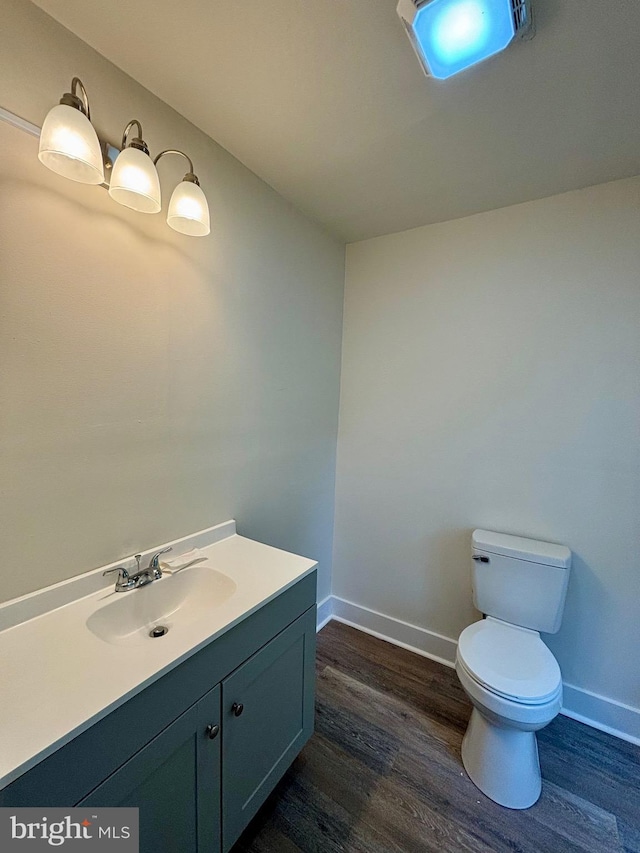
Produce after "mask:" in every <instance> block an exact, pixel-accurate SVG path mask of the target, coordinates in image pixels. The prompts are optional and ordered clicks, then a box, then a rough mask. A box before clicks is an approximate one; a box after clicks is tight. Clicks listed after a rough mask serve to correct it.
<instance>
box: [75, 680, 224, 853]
mask: <svg viewBox="0 0 640 853" xmlns="http://www.w3.org/2000/svg"><path fill="white" fill-rule="evenodd" d="M219 732H220V688H219V687H215V688H214V689H213V690H211V691H209V693H207V694H206V696H203V698H202V699H200V701H199V702H196V704H195V705H193V706H192V707H191V708H189V710H188V711H185V712H184V714H181V715H180V716H179V717H178V719H177V720H175V721H174V722H173V723H171V724H170V725H169V726H167V728H166V729H165V730H164V731H162V732H161V733H160V734H159V735H157V736H156V737H155V738H154V739H153V740H152V741H151V742H150V743H148V744H147V745H146V746H145V747H143V748H142V749H141V750H140V751H139V752H137V753H136V754H135V755H134V756H132V758H130V759H129V761H127V762H126V763H125V764H124V765H123V766H122V767H121V768H120V769H119V770H116V771H115V773H112V774H111V776H109V778H108V779H106V780H105V781H104V782H103V783H102V784H101V785H98V787H97V788H96V789H95V790H94V791H92V792H91V793H90V794H89V795H88V796H87V797H84V799H82V800H81V801H80V802H79V803H78V805H79V806H138V807H139V808H140V853H157V851H161V850H166V851H170V850H175V851H185V853H189V851H194V853H195V851H198V850H218V849H219V843H220V842H219V839H220V809H219V807H218V804H219V802H220V737H219ZM210 733H215V736H214V737H213V738H211V737H210Z"/></svg>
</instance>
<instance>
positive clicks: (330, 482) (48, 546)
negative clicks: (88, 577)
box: [0, 0, 344, 600]
mask: <svg viewBox="0 0 640 853" xmlns="http://www.w3.org/2000/svg"><path fill="white" fill-rule="evenodd" d="M73 75H78V76H80V77H81V78H82V80H83V81H84V83H85V85H86V86H87V88H88V91H89V96H90V99H91V106H92V112H93V117H94V120H95V123H96V125H97V127H98V128H99V130H100V131H101V132H102V133H103V134H104V135H105V136H106V137H107V138H109V139H110V140H112V141H118V140H119V139H120V136H121V134H122V129H123V127H124V125H125V124H126V122H127V121H129V119H132V118H138V119H140V120H141V122H142V126H143V129H144V135H145V137H146V139H147V141H148V143H149V145H150V147H151V149H152V152H156V153H157V152H158V151H160V150H161V149H163V148H167V147H177V148H181V149H183V150H185V151H186V152H187V153H188V154H190V156H191V157H192V158H193V160H194V162H195V165H196V172H197V173H198V175H199V177H200V180H201V182H202V186H203V188H204V190H205V192H206V194H207V196H208V199H209V203H210V208H211V219H212V233H211V235H210V236H209V237H208V238H204V239H193V238H188V237H184V236H182V235H179V234H176V233H175V232H173V231H172V230H171V229H170V228H169V227H168V226H167V225H166V222H165V221H164V216H165V215H166V203H167V201H168V197H169V194H170V192H171V190H172V188H173V186H175V183H177V181H178V180H179V179H180V178H181V176H182V174H183V173H184V167H183V165H182V163H181V162H180V161H177V160H176V162H175V163H171V161H170V160H167V161H163V162H162V164H161V165H160V172H161V183H162V185H163V193H164V204H165V213H163V214H160V215H158V216H145V215H142V214H136V213H134V212H133V211H129V210H127V209H126V208H123V207H121V206H119V205H117V204H115V203H114V202H113V201H111V199H110V198H109V197H108V195H107V193H106V192H105V191H104V190H102V189H100V188H96V187H88V186H81V185H77V184H73V183H72V182H70V181H66V180H64V179H62V178H60V177H58V176H57V175H54V174H53V173H51V172H49V171H47V170H46V169H45V168H44V167H43V166H41V165H40V163H39V162H38V160H37V156H36V155H37V140H36V139H34V138H32V137H29V136H27V135H26V134H24V133H22V132H20V131H18V130H16V129H14V128H11V127H9V126H7V125H4V124H0V151H1V152H2V156H1V157H0V365H1V369H0V530H2V545H1V548H2V554H3V559H2V567H1V568H0V600H5V599H8V598H11V597H13V596H16V595H19V594H22V593H25V592H28V591H30V590H33V589H35V588H38V587H40V586H43V585H46V584H49V583H52V582H54V581H57V580H61V579H63V578H66V577H69V576H72V575H74V574H77V573H79V572H83V571H86V570H88V569H91V568H92V567H95V566H99V565H103V564H105V563H107V562H111V561H113V560H117V559H119V558H120V557H125V556H127V555H129V554H131V553H134V552H136V551H138V550H141V549H143V548H149V547H151V546H153V545H154V544H157V543H159V542H163V541H166V540H167V539H172V538H175V537H179V536H181V535H184V534H187V533H190V532H193V531H196V530H198V529H200V528H203V527H208V526H209V525H212V524H215V523H217V522H221V521H224V520H226V519H228V518H231V517H234V518H236V519H237V521H238V529H239V532H240V533H242V534H244V535H247V536H250V537H254V538H256V539H259V540H262V541H265V542H268V543H270V544H273V545H276V546H279V547H283V548H286V549H290V550H293V551H297V552H299V553H302V554H305V555H307V556H309V557H313V558H315V559H318V560H319V562H320V575H321V577H320V584H319V594H320V596H321V597H323V596H324V595H326V594H328V592H329V585H330V564H331V542H332V527H333V495H334V474H335V441H336V431H337V408H338V392H339V370H340V346H341V324H342V296H343V285H344V247H343V246H342V245H340V244H339V243H338V242H336V241H335V240H334V239H332V238H330V237H328V236H327V235H326V234H324V233H323V232H322V231H320V230H319V228H318V227H316V226H315V225H314V224H312V223H311V222H309V221H308V220H307V219H305V218H304V217H303V216H302V215H301V214H299V213H298V212H297V211H296V210H295V209H294V208H293V207H292V206H291V205H290V204H288V203H287V202H285V201H284V200H283V199H282V198H281V197H280V196H278V195H277V194H276V193H275V192H274V191H273V190H272V189H270V188H269V187H268V186H267V185H266V184H265V183H263V182H262V181H261V180H259V179H258V178H257V177H256V176H255V175H254V174H252V173H251V172H249V171H248V170H247V169H246V168H244V167H243V166H242V165H240V164H239V163H238V162H237V161H236V160H235V159H234V158H233V157H231V156H230V155H229V154H228V153H227V152H225V151H224V150H223V149H221V148H220V147H219V146H217V145H216V144H215V143H214V142H212V141H211V140H210V139H209V138H208V137H206V136H205V135H204V134H202V133H201V132H199V131H198V130H196V129H195V128H194V127H193V126H192V125H190V124H189V123H188V122H187V121H185V120H184V119H183V118H182V117H181V116H179V115H178V114H177V113H175V112H174V111H173V110H171V109H170V108H169V107H167V106H166V105H165V104H163V103H162V102H161V101H159V100H157V99H156V98H155V97H153V96H152V95H151V94H150V93H149V92H148V91H147V90H145V89H143V88H142V87H141V86H140V85H138V84H137V83H136V82H135V81H133V80H131V79H130V78H129V77H127V76H126V75H124V74H123V73H122V72H120V71H119V70H118V69H117V68H115V66H113V65H111V64H110V63H109V62H107V61H106V60H105V59H104V58H102V57H101V56H99V55H98V54H97V53H95V52H94V51H93V50H91V49H90V48H89V47H88V46H87V45H86V44H84V43H83V42H81V41H80V40H79V39H77V38H76V37H75V36H73V35H72V34H71V33H69V32H68V31H67V30H65V29H63V28H62V27H61V26H59V25H58V24H57V23H55V22H54V21H53V20H52V19H51V18H49V17H48V16H46V15H45V14H44V13H43V12H41V11H40V10H39V9H37V8H36V7H34V6H32V5H31V4H30V3H28V2H26V0H5V2H3V4H2V27H1V28H0V105H1V106H3V107H5V108H7V109H9V110H12V111H13V112H16V113H18V114H19V115H21V116H23V117H24V118H26V119H28V120H30V121H33V122H35V123H37V124H41V123H42V120H43V118H44V116H45V114H46V112H47V111H48V109H49V108H50V107H51V106H53V105H54V104H55V103H57V101H58V99H59V98H60V96H61V94H62V93H63V92H65V91H68V88H69V84H70V82H71V77H72V76H73ZM239 108H240V109H241V105H239Z"/></svg>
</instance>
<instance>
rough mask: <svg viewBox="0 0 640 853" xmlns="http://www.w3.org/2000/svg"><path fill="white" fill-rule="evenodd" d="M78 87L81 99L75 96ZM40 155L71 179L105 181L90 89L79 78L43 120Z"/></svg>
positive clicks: (39, 156)
mask: <svg viewBox="0 0 640 853" xmlns="http://www.w3.org/2000/svg"><path fill="white" fill-rule="evenodd" d="M78 88H79V89H80V92H81V95H82V97H81V98H80V97H78V95H76V90H77V89H78ZM38 158H39V160H40V162H41V163H44V165H45V166H46V167H47V168H48V169H51V170H52V171H53V172H57V174H58V175H63V177H65V178H69V179H70V180H72V181H79V182H80V183H81V184H101V183H103V182H104V165H103V160H102V151H101V149H100V142H99V140H98V135H97V134H96V132H95V130H94V128H93V125H92V124H91V112H90V110H89V98H88V97H87V90H86V89H85V88H84V86H83V85H82V82H81V81H80V80H79V79H78V78H77V77H74V78H73V80H72V81H71V91H70V92H67V93H66V94H64V95H63V96H62V97H61V98H60V103H59V104H58V106H57V107H53V109H51V110H49V112H48V114H47V117H46V118H45V120H44V124H43V125H42V131H41V133H40V150H39V152H38Z"/></svg>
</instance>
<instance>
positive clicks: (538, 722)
mask: <svg viewBox="0 0 640 853" xmlns="http://www.w3.org/2000/svg"><path fill="white" fill-rule="evenodd" d="M472 541H473V551H472V554H471V559H472V581H473V603H474V604H475V606H476V607H477V609H478V610H479V611H480V612H481V613H484V614H485V616H486V618H485V619H481V620H480V621H479V622H474V624H473V625H469V627H468V628H465V629H464V631H463V632H462V634H461V635H460V639H459V641H458V651H457V655H456V672H457V673H458V678H459V679H460V683H461V684H462V686H463V688H464V689H465V691H466V692H467V695H468V696H469V698H470V699H471V702H472V704H473V711H472V712H471V720H470V721H469V727H468V728H467V732H466V734H465V736H464V740H463V742H462V762H463V764H464V766H465V768H466V770H467V773H468V774H469V776H470V778H471V780H472V781H473V782H474V783H475V784H476V785H477V787H478V788H480V790H481V791H482V792H483V793H485V794H486V795H487V796H488V797H490V798H491V799H492V800H495V802H496V803H500V805H502V806H507V807H508V808H511V809H526V808H529V806H532V805H533V804H534V803H535V802H536V800H537V799H538V797H539V796H540V791H541V789H542V780H541V777H540V762H539V760H538V744H537V741H536V734H535V733H536V731H538V729H541V728H543V726H546V725H547V724H548V723H550V722H551V720H553V718H554V717H555V716H556V714H558V712H559V711H560V707H561V705H562V680H561V676H560V667H559V666H558V662H557V661H556V659H555V658H554V656H553V654H552V653H551V650H550V649H549V648H548V647H547V646H546V645H545V644H544V643H543V641H542V640H541V638H540V633H539V632H540V631H542V632H544V633H549V634H555V633H556V631H558V630H559V628H560V624H561V622H562V613H563V610H564V602H565V596H566V594H567V586H568V583H569V570H570V568H571V551H570V550H569V549H568V548H567V547H566V546H565V545H556V544H554V543H553V542H539V541H538V540H535V539H525V538H524V537H521V536H511V535H510V534H506V533H494V532H492V531H490V530H474V531H473V537H472Z"/></svg>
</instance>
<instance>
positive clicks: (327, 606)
mask: <svg viewBox="0 0 640 853" xmlns="http://www.w3.org/2000/svg"><path fill="white" fill-rule="evenodd" d="M332 617H333V596H332V595H328V596H327V597H326V598H325V599H323V600H322V601H320V602H319V603H318V612H317V617H316V631H321V630H322V629H323V628H324V626H325V625H326V624H327V622H330V621H331V619H332Z"/></svg>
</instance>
